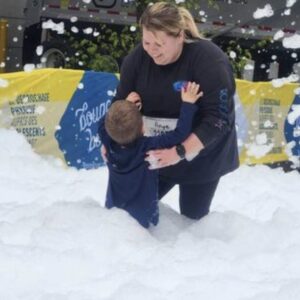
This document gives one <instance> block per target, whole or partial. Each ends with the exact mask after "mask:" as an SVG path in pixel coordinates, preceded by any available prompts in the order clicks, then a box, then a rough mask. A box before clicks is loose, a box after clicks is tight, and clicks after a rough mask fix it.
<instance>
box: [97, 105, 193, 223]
mask: <svg viewBox="0 0 300 300" xmlns="http://www.w3.org/2000/svg"><path fill="white" fill-rule="evenodd" d="M124 101H125V100H124ZM196 110H197V106H196V105H194V104H190V103H186V102H182V105H181V110H180V116H179V119H178V122H177V126H176V129H175V130H174V131H169V132H166V133H164V134H162V135H160V136H155V137H145V136H142V137H140V138H138V139H137V140H136V141H134V142H133V143H131V144H129V145H126V146H122V145H119V144H118V143H116V142H115V141H114V140H112V139H111V138H110V136H109V135H108V134H107V132H106V130H105V127H104V119H105V116H104V117H102V119H101V120H100V126H99V135H100V139H101V141H102V143H103V145H104V146H105V148H106V150H107V160H108V162H107V166H108V170H109V179H108V187H107V194H106V203H105V206H106V207H107V208H112V207H114V206H115V207H118V208H122V209H124V210H126V211H127V212H128V213H129V214H130V215H131V216H132V217H134V218H135V219H136V220H137V221H138V222H139V223H140V224H141V225H142V226H144V227H146V228H148V227H149V225H150V224H153V225H156V224H157V223H158V218H159V214H158V170H149V164H148V162H146V161H145V157H146V152H147V151H149V150H153V149H163V148H170V147H173V146H174V145H176V144H179V143H181V142H182V141H184V140H185V139H186V138H187V137H188V135H189V134H190V132H191V129H192V123H193V116H194V113H195V112H196Z"/></svg>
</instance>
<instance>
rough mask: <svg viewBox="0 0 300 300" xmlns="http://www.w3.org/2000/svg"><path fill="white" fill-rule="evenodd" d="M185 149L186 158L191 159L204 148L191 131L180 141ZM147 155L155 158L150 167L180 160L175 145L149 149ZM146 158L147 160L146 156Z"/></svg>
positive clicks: (172, 163)
mask: <svg viewBox="0 0 300 300" xmlns="http://www.w3.org/2000/svg"><path fill="white" fill-rule="evenodd" d="M182 145H183V146H184V148H185V151H186V154H185V156H186V159H187V160H192V159H193V158H194V157H195V156H197V155H198V154H199V152H200V151H201V150H202V149H203V148H204V145H203V143H202V142H201V141H200V140H199V138H198V137H197V136H196V134H194V133H191V134H190V135H189V136H188V138H187V139H186V140H185V141H184V142H183V143H182ZM147 155H148V157H150V158H151V159H154V160H155V167H150V168H151V169H159V168H164V167H168V166H171V165H175V164H177V163H178V162H179V161H180V157H179V155H178V154H177V151H176V147H172V148H170V149H159V150H151V151H148V152H147ZM146 160H148V159H147V158H146Z"/></svg>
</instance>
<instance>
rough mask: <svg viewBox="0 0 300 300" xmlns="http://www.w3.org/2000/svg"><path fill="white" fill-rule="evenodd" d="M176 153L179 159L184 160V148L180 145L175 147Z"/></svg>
mask: <svg viewBox="0 0 300 300" xmlns="http://www.w3.org/2000/svg"><path fill="white" fill-rule="evenodd" d="M176 152H177V154H178V156H179V157H180V159H185V148H184V146H183V145H182V144H178V145H176Z"/></svg>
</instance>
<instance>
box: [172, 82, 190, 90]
mask: <svg viewBox="0 0 300 300" xmlns="http://www.w3.org/2000/svg"><path fill="white" fill-rule="evenodd" d="M187 85H188V81H176V82H174V83H173V88H174V90H175V91H176V92H180V91H181V88H186V87H187Z"/></svg>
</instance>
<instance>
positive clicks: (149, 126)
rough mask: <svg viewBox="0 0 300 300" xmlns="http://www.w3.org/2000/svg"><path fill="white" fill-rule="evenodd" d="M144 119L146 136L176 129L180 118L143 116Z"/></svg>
mask: <svg viewBox="0 0 300 300" xmlns="http://www.w3.org/2000/svg"><path fill="white" fill-rule="evenodd" d="M143 121H144V130H145V132H144V135H145V136H157V135H161V134H162V133H164V132H167V131H171V130H174V129H175V128H176V125H177V121H178V119H169V118H153V117H145V116H144V117H143Z"/></svg>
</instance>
